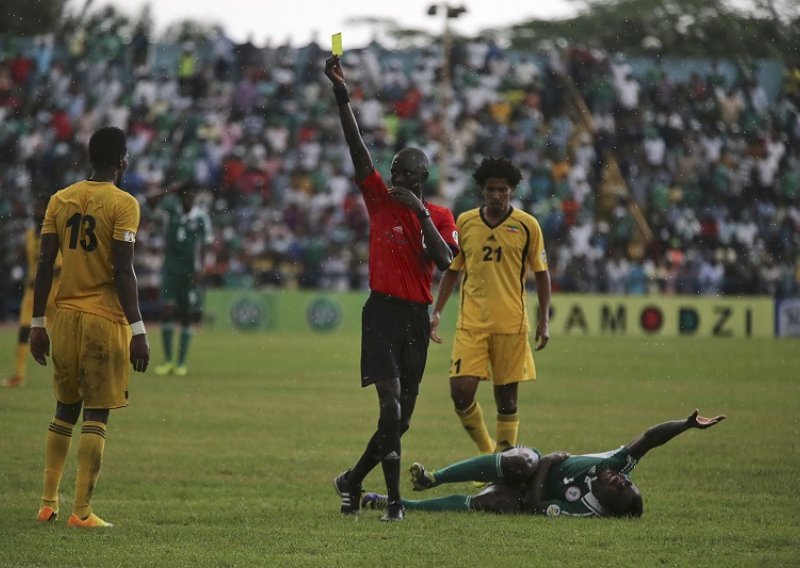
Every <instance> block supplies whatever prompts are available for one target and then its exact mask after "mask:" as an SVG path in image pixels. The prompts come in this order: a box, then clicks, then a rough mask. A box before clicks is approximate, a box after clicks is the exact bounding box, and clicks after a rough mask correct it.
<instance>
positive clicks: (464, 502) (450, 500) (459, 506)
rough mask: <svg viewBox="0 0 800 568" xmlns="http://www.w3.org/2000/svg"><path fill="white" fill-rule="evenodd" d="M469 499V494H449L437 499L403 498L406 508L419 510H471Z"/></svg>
mask: <svg viewBox="0 0 800 568" xmlns="http://www.w3.org/2000/svg"><path fill="white" fill-rule="evenodd" d="M469 500H470V498H469V496H467V495H448V496H447V497H437V498H436V499H420V500H419V501H409V500H407V499H403V500H402V501H403V505H405V506H406V509H413V510H417V511H469V510H470V509H469Z"/></svg>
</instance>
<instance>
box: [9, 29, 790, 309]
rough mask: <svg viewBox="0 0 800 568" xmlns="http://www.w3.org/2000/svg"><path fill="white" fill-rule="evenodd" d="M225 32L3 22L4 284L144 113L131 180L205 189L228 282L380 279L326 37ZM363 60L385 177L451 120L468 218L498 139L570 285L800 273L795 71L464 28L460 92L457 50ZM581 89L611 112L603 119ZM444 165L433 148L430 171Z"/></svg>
mask: <svg viewBox="0 0 800 568" xmlns="http://www.w3.org/2000/svg"><path fill="white" fill-rule="evenodd" d="M215 33H216V35H215V37H213V38H210V39H208V40H206V41H195V42H185V43H182V44H179V45H163V44H157V43H154V42H153V41H151V38H150V37H149V36H148V32H147V31H146V29H145V28H143V27H139V28H137V29H136V30H135V32H134V33H133V35H132V37H130V38H127V39H125V41H123V36H122V35H120V34H119V33H117V30H116V29H115V25H114V22H113V20H108V19H104V18H103V16H102V14H99V15H97V16H95V17H93V18H91V19H89V20H88V21H87V22H85V24H84V25H82V26H80V27H79V28H76V29H71V30H70V29H66V30H64V31H63V32H60V33H59V34H56V35H49V36H42V37H37V38H33V39H30V38H26V39H19V38H17V39H15V38H6V39H4V40H3V41H2V42H0V220H2V229H1V231H2V233H3V234H2V235H0V237H1V238H0V274H2V276H0V278H2V279H3V281H0V290H5V293H6V294H7V295H9V296H15V293H14V292H13V291H14V289H15V287H19V286H20V285H21V282H22V276H23V270H24V266H23V255H22V253H21V251H22V246H21V239H22V235H23V230H22V227H24V226H25V223H27V222H29V221H28V217H29V209H30V204H31V203H32V199H33V197H34V196H36V195H41V194H44V195H45V196H46V195H49V194H50V193H52V192H53V191H54V190H56V189H60V188H62V187H64V186H65V185H67V184H69V183H71V182H72V181H74V180H76V179H82V178H83V177H85V175H86V172H87V171H88V165H87V156H86V155H85V150H84V149H85V148H86V146H87V142H88V137H89V136H90V134H91V133H92V132H93V131H94V130H95V129H97V128H98V127H100V126H103V125H114V126H118V127H120V128H123V129H124V130H126V131H127V132H128V134H129V153H130V163H131V166H130V167H129V169H128V172H127V174H126V177H125V179H124V182H123V186H124V187H125V188H126V189H127V190H128V191H130V192H131V193H133V194H134V195H135V196H137V198H139V199H140V201H141V202H142V203H144V197H145V196H146V195H148V194H149V193H152V192H154V191H158V190H160V189H161V188H162V187H164V186H165V185H166V184H168V183H170V182H172V181H175V180H181V179H191V180H193V181H195V182H196V183H197V184H199V185H200V186H202V187H203V188H205V191H204V192H203V194H202V195H201V199H200V201H201V202H202V203H203V204H204V206H205V207H207V209H208V211H209V213H210V215H211V217H212V221H213V226H214V231H215V238H214V245H213V246H212V247H211V249H210V250H209V251H208V253H207V258H206V274H207V283H208V284H209V285H211V286H246V285H255V286H274V287H295V286H299V287H303V288H322V289H330V290H346V289H362V288H366V285H367V282H366V277H367V273H366V270H367V262H366V258H367V231H368V223H367V216H366V211H365V209H364V205H363V200H362V199H361V198H360V195H359V194H358V190H357V188H356V186H355V184H354V183H353V182H352V165H351V163H350V158H349V155H348V153H347V148H346V146H345V144H344V141H343V139H342V137H341V134H340V133H339V131H338V130H337V127H338V123H337V122H336V113H335V112H332V106H333V104H334V100H333V97H332V96H330V93H329V90H328V89H329V86H327V85H326V83H325V77H324V75H323V73H322V68H323V64H324V59H325V56H326V53H325V50H323V48H321V47H320V46H319V45H317V44H316V43H313V42H312V43H311V44H309V45H307V46H304V47H298V48H295V47H290V46H287V45H283V46H277V47H273V46H266V47H257V46H255V45H253V44H252V43H251V42H246V43H244V44H236V43H234V42H233V41H231V40H230V39H229V38H228V37H226V35H225V33H224V31H223V30H221V29H217V30H216V31H215ZM170 49H171V50H172V51H170ZM349 61H352V62H353V64H352V70H351V69H350V67H349V66H348V82H349V86H350V98H351V101H352V103H353V107H354V108H355V109H356V111H357V112H358V120H359V124H360V125H361V127H362V128H363V131H364V132H363V135H364V138H365V141H366V142H367V144H368V145H369V147H370V148H371V149H373V157H374V159H375V162H376V165H377V166H378V167H379V169H381V170H382V172H383V173H384V174H386V173H387V172H386V169H387V168H388V165H389V161H390V159H391V156H392V155H393V154H394V153H395V152H396V150H397V149H398V148H400V147H402V146H405V145H409V144H413V145H416V146H419V147H420V148H422V149H423V150H424V151H425V152H426V153H427V154H428V155H429V157H431V158H432V161H436V157H437V155H438V151H439V140H441V139H442V135H443V134H444V135H446V136H447V137H448V140H449V147H450V158H449V161H448V164H447V166H448V167H447V169H446V171H447V175H446V179H444V180H443V183H442V184H441V192H440V194H439V195H438V196H435V197H434V196H433V195H432V196H431V197H432V199H434V200H437V201H438V202H441V203H443V204H445V205H448V206H450V207H451V208H452V209H453V211H454V213H455V214H456V215H458V213H460V212H461V211H463V210H466V209H467V208H470V207H474V206H475V205H476V204H477V197H478V196H477V192H476V191H475V188H474V187H473V185H472V182H471V178H470V174H471V172H472V171H473V169H474V166H475V165H476V164H477V163H478V162H479V161H480V159H481V158H482V157H484V156H488V155H498V156H506V157H508V158H510V159H511V160H513V161H514V162H515V163H516V164H518V165H519V166H520V168H521V169H522V171H523V173H524V178H523V181H522V183H521V184H520V187H519V188H518V189H517V196H516V197H517V201H516V204H517V205H518V206H520V207H522V208H524V209H525V210H526V211H528V212H530V213H532V214H534V215H535V216H536V217H537V218H538V219H539V222H540V224H541V226H542V228H543V231H544V236H545V242H547V244H548V255H549V259H550V271H551V274H552V278H553V290H554V291H579V292H605V293H612V294H647V293H658V292H661V293H667V294H770V295H777V296H787V295H796V294H798V293H799V292H800V80H798V77H797V75H798V74H797V73H792V74H789V73H787V80H786V81H785V83H784V85H783V87H782V88H781V89H780V91H779V92H778V93H777V94H776V95H775V96H770V95H768V94H767V92H766V90H765V89H764V87H763V85H761V84H760V83H759V81H758V79H757V74H755V73H753V72H752V69H748V68H746V67H742V68H740V69H739V71H738V72H737V73H736V74H735V75H736V76H735V77H732V76H731V75H730V73H728V74H726V73H723V72H722V71H721V70H720V67H719V64H717V63H714V64H713V65H711V66H710V68H709V71H708V72H707V73H699V72H698V73H693V74H692V75H691V77H690V79H689V80H688V81H682V80H678V79H676V78H675V77H672V76H671V75H670V73H669V72H668V70H667V69H665V68H664V67H663V66H662V65H660V64H659V63H658V61H657V59H654V60H653V62H652V64H651V65H650V66H649V68H647V69H645V70H644V71H641V70H639V71H637V72H634V70H633V67H632V66H631V65H630V63H629V62H628V61H626V59H625V58H624V57H623V56H611V55H609V54H606V53H604V52H602V51H599V50H596V49H585V48H582V47H578V46H574V47H571V48H563V49H555V48H553V49H550V50H549V51H547V52H541V53H534V54H522V53H517V52H514V53H512V52H507V51H505V50H503V49H502V48H501V47H499V46H498V45H496V44H494V43H492V42H490V41H483V40H459V41H457V42H456V44H455V47H454V49H453V53H452V59H451V70H450V71H451V77H452V80H453V89H452V93H451V97H450V104H449V105H448V106H447V108H442V100H443V98H442V97H441V93H440V91H439V88H438V81H439V76H440V72H441V63H442V57H441V48H440V46H438V45H435V44H434V45H431V46H429V47H426V48H418V49H408V50H387V49H384V48H383V47H382V46H381V45H380V44H378V43H375V42H373V43H372V44H370V45H369V46H367V47H366V48H364V49H360V50H354V51H351V52H349V53H346V54H345V57H344V62H345V64H346V65H347V64H348V62H349ZM356 63H357V64H356ZM722 63H725V64H727V65H728V66H729V67H731V65H730V63H726V62H720V64H722ZM574 89H577V92H579V93H580V95H581V96H580V99H581V100H582V101H585V104H586V105H587V107H588V109H589V112H590V114H591V117H590V120H588V121H585V122H584V123H579V122H577V121H576V119H575V112H574V111H575V107H574V104H575V101H576V100H577V99H576V98H574V97H573V96H572V94H573V93H574V92H575V91H574ZM445 117H447V119H448V121H449V122H448V123H447V124H445ZM587 125H588V126H587ZM612 157H613V159H615V160H616V162H618V164H619V169H620V171H621V173H622V176H623V177H624V180H625V182H626V186H627V188H628V191H625V192H618V193H617V194H614V195H613V196H612V201H611V202H610V203H609V202H608V200H607V199H605V198H604V199H600V198H599V197H598V196H599V195H601V191H600V190H601V185H602V184H603V171H604V167H605V165H606V163H607V162H608V161H609V160H610V159H612ZM439 176H440V172H439V170H438V169H437V168H434V169H433V171H432V176H431V181H430V189H431V190H433V189H434V188H436V187H439V183H438V178H439ZM431 193H432V194H433V193H435V192H434V191H432V192H431ZM630 202H633V203H636V204H638V206H639V208H640V209H641V211H642V212H643V213H644V219H645V220H646V222H647V224H648V225H649V228H650V229H651V231H652V234H653V238H652V239H651V240H650V241H649V242H646V243H642V241H641V239H639V238H638V236H637V224H636V223H635V220H634V217H632V215H631V209H630V208H629V207H628V205H629V203H630ZM162 250H163V234H162V228H161V224H160V222H159V220H158V217H157V215H156V214H155V212H153V211H150V210H148V209H147V208H146V207H143V219H142V225H141V229H140V233H139V244H138V245H137V255H136V261H137V274H138V276H139V284H140V286H141V287H142V288H144V289H152V290H157V288H158V286H159V282H160V267H161V263H162V261H163V257H162ZM0 294H2V293H0ZM146 298H147V293H145V299H146ZM0 300H3V298H0ZM5 300H6V301H4V302H2V303H0V306H1V305H3V304H7V303H9V302H8V301H7V298H6V299H5ZM3 312H4V310H3V309H0V317H2V315H3Z"/></svg>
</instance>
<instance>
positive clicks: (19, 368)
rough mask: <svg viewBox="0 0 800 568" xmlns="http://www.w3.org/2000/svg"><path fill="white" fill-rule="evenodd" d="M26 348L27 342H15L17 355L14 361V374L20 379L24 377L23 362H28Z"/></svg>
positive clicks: (27, 350)
mask: <svg viewBox="0 0 800 568" xmlns="http://www.w3.org/2000/svg"><path fill="white" fill-rule="evenodd" d="M29 351H30V349H29V348H28V344H27V343H17V357H16V359H15V362H14V369H15V371H14V376H15V377H19V378H20V379H24V378H25V364H26V363H27V362H28V352H29Z"/></svg>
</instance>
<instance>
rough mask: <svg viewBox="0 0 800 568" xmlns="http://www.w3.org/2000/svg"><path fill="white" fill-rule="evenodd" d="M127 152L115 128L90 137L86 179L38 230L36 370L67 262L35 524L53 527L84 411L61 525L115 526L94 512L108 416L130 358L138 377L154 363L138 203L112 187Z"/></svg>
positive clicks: (122, 399) (61, 196)
mask: <svg viewBox="0 0 800 568" xmlns="http://www.w3.org/2000/svg"><path fill="white" fill-rule="evenodd" d="M127 153H128V152H127V143H126V140H125V133H124V132H122V130H120V129H119V128H114V127H106V128H101V129H100V130H98V131H97V132H95V133H94V134H93V135H92V137H91V139H90V140H89V159H90V161H91V163H92V170H93V171H92V175H91V177H90V178H89V179H87V180H85V181H80V182H78V183H76V184H74V185H71V186H69V187H67V188H66V189H62V190H61V191H59V192H58V193H56V194H55V195H54V196H53V197H52V198H50V203H49V204H48V205H47V212H46V213H45V217H44V223H43V224H42V242H41V251H40V254H39V265H38V269H37V272H36V282H35V284H34V298H33V319H32V321H31V354H32V355H33V358H34V359H36V361H37V362H38V363H39V364H40V365H46V364H47V355H49V354H50V338H49V336H48V334H47V329H46V327H45V325H46V321H45V317H44V311H45V304H46V302H47V296H48V294H49V293H50V288H51V285H52V280H53V263H54V261H55V258H56V255H57V254H58V252H59V251H61V255H62V259H63V265H62V271H61V284H60V286H59V290H58V294H57V295H56V315H55V318H54V321H53V324H52V330H51V331H52V334H53V345H52V353H53V385H54V389H53V390H54V391H55V395H56V412H55V416H54V418H53V420H52V422H50V427H49V429H48V432H47V439H46V445H45V466H44V491H43V494H42V500H41V504H40V507H39V514H38V516H37V518H36V520H37V521H39V522H51V521H54V520H55V519H56V516H57V515H58V486H59V483H60V481H61V474H62V473H63V471H64V463H65V461H66V458H67V453H68V452H69V446H70V441H71V438H72V429H73V427H74V426H75V424H76V423H77V421H78V418H79V417H80V413H81V408H83V425H82V427H81V433H80V439H79V441H78V468H77V473H76V480H75V498H74V501H73V505H72V514H71V515H70V517H69V520H68V521H67V525H68V526H71V527H81V528H100V527H109V526H112V525H111V524H110V523H107V522H105V521H104V520H102V519H101V518H100V517H98V516H97V515H95V514H94V513H93V512H92V508H91V497H92V493H93V491H94V488H95V485H96V484H97V477H98V475H99V474H100V465H101V463H102V459H103V450H104V447H105V437H106V424H107V423H108V416H109V412H110V409H112V408H121V407H124V406H127V405H128V375H129V372H130V369H129V367H128V361H130V363H132V364H133V369H134V370H135V371H139V372H144V371H145V370H146V369H147V365H148V363H149V361H150V346H149V344H148V342H147V335H146V333H145V329H144V323H143V322H142V315H141V312H140V310H139V299H138V294H137V287H136V274H135V273H134V270H133V249H134V241H135V240H136V231H137V230H138V228H139V203H138V202H137V201H136V198H134V197H133V196H132V195H130V194H129V193H126V192H124V191H122V190H121V189H119V187H118V186H119V184H120V180H121V179H122V174H123V172H124V171H125V168H126V167H127V166H128V158H127ZM129 324H130V325H129Z"/></svg>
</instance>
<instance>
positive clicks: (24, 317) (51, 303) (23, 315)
mask: <svg viewBox="0 0 800 568" xmlns="http://www.w3.org/2000/svg"><path fill="white" fill-rule="evenodd" d="M57 291H58V283H57V282H56V281H53V287H52V288H51V289H50V297H48V298H47V307H46V308H45V312H44V315H46V316H47V323H48V326H47V327H48V328H49V327H50V326H52V324H53V318H54V317H55V315H56V304H55V300H56V292H57ZM32 318H33V288H31V287H28V286H26V287H25V291H24V292H23V293H22V302H21V303H20V305H19V326H20V327H30V326H31V319H32Z"/></svg>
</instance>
